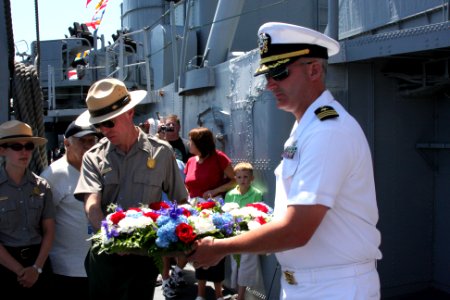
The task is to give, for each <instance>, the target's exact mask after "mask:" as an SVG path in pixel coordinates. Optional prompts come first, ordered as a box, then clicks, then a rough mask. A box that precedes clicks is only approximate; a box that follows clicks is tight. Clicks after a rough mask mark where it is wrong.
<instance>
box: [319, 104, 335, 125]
mask: <svg viewBox="0 0 450 300" xmlns="http://www.w3.org/2000/svg"><path fill="white" fill-rule="evenodd" d="M314 113H315V114H316V116H317V118H319V120H320V121H324V120H327V119H333V118H337V117H339V114H338V113H337V111H335V110H334V108H333V107H331V106H327V105H326V106H321V107H319V108H318V109H316V110H315V111H314Z"/></svg>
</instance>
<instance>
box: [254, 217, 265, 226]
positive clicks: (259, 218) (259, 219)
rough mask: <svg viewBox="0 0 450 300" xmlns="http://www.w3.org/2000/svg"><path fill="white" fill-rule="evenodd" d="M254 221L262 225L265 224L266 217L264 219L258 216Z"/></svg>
mask: <svg viewBox="0 0 450 300" xmlns="http://www.w3.org/2000/svg"><path fill="white" fill-rule="evenodd" d="M255 221H256V222H258V223H259V224H261V225H263V224H266V223H267V222H266V219H264V218H263V217H261V216H259V217H256V218H255Z"/></svg>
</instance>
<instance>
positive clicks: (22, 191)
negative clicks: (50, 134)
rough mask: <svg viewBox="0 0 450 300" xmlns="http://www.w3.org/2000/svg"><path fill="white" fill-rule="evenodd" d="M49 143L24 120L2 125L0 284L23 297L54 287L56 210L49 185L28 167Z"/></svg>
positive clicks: (43, 294)
mask: <svg viewBox="0 0 450 300" xmlns="http://www.w3.org/2000/svg"><path fill="white" fill-rule="evenodd" d="M46 142H47V140H46V139H45V138H42V137H38V136H34V135H33V130H32V128H31V127H30V126H29V125H28V124H26V123H24V122H21V121H17V120H12V121H7V122H4V123H3V124H1V125H0V156H3V157H4V163H3V164H2V166H1V167H0V211H3V212H2V217H0V256H1V257H2V259H0V282H1V283H2V293H4V294H5V295H14V297H17V298H18V299H31V298H36V297H48V295H49V294H48V291H49V288H51V278H52V275H51V267H50V262H49V261H48V260H47V257H48V253H49V251H50V248H51V247H52V243H53V238H54V234H55V219H54V218H55V207H54V206H53V202H52V192H51V190H50V186H49V184H48V183H47V181H46V180H45V179H44V178H42V177H40V176H38V175H36V174H35V173H34V172H32V171H31V170H29V168H28V166H29V164H30V161H31V158H32V153H33V149H34V148H35V147H36V146H41V145H44V144H45V143H46Z"/></svg>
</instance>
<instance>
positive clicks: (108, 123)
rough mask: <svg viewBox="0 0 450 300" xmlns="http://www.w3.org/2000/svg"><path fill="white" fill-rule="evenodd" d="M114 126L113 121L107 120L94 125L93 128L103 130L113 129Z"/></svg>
mask: <svg viewBox="0 0 450 300" xmlns="http://www.w3.org/2000/svg"><path fill="white" fill-rule="evenodd" d="M114 125H115V124H114V121H113V120H108V121H103V122H101V123H97V124H94V127H95V128H100V127H101V126H102V127H105V128H114Z"/></svg>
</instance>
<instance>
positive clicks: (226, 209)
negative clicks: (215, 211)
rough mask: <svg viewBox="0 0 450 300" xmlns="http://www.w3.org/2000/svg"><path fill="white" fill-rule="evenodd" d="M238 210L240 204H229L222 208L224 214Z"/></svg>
mask: <svg viewBox="0 0 450 300" xmlns="http://www.w3.org/2000/svg"><path fill="white" fill-rule="evenodd" d="M236 209H239V204H237V203H236V202H227V203H225V204H224V205H223V206H222V210H223V211H224V212H231V211H233V210H236Z"/></svg>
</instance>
